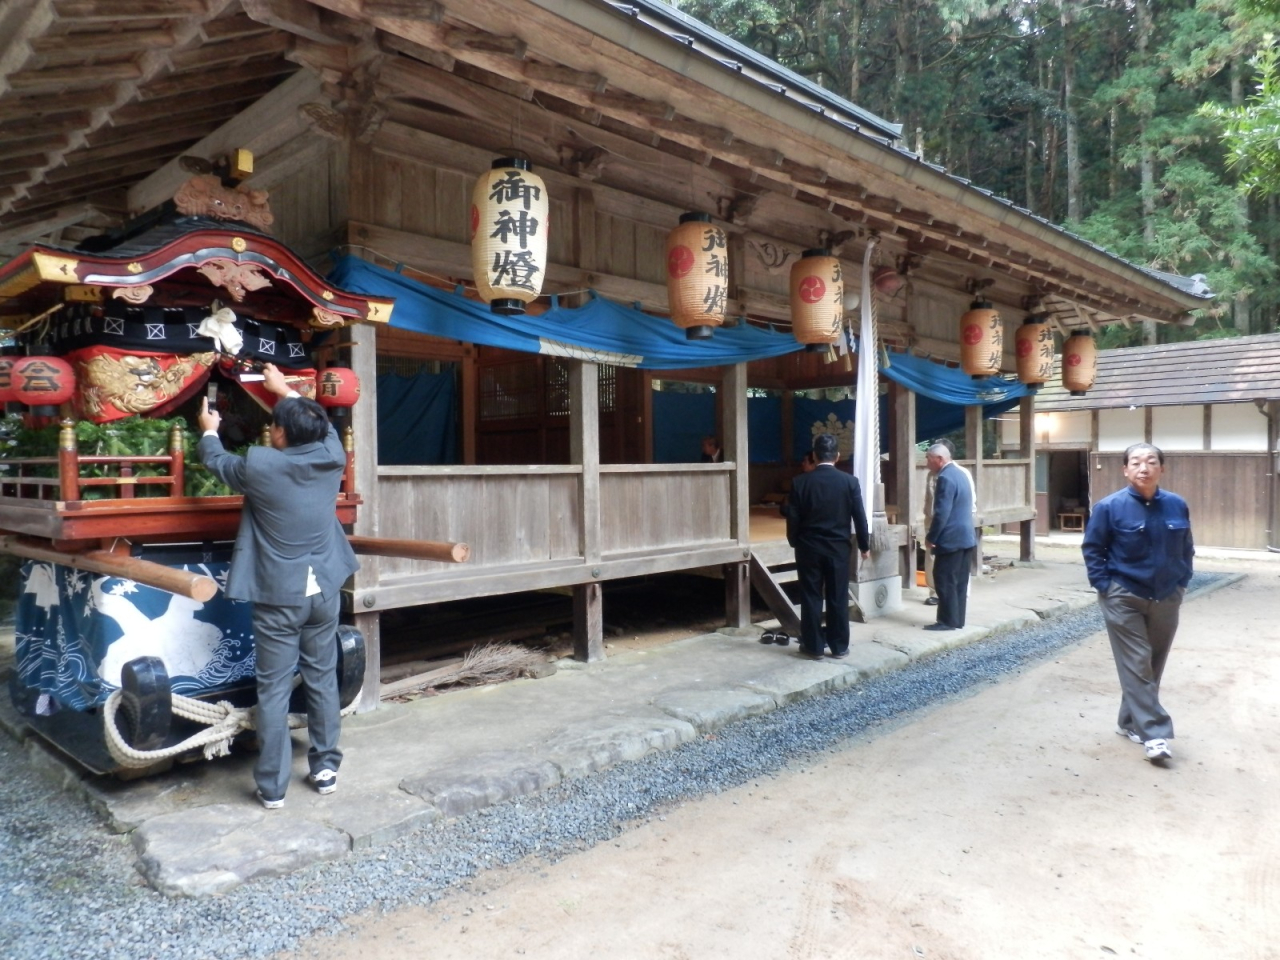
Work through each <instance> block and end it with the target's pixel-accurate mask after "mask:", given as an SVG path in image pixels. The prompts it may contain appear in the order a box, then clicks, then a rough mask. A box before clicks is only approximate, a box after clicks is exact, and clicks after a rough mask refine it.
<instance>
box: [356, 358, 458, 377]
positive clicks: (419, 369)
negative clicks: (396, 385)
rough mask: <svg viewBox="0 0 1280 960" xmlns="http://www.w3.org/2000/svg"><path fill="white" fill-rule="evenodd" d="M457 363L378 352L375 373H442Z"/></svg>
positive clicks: (403, 374) (407, 374) (401, 374)
mask: <svg viewBox="0 0 1280 960" xmlns="http://www.w3.org/2000/svg"><path fill="white" fill-rule="evenodd" d="M455 366H457V364H455V363H453V362H452V361H449V360H419V359H417V358H416V357H396V356H389V355H387V354H379V355H378V360H377V364H376V366H375V367H374V371H375V373H377V375H378V376H382V375H383V374H385V373H395V374H399V375H400V376H402V377H415V376H417V375H418V374H420V373H444V372H446V371H449V370H452V369H453V368H454V367H455Z"/></svg>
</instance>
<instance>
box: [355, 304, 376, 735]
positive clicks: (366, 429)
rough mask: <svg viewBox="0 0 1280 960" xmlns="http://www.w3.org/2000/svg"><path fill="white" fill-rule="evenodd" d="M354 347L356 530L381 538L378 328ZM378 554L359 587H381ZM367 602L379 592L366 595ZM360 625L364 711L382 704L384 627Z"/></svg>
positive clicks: (360, 613)
mask: <svg viewBox="0 0 1280 960" xmlns="http://www.w3.org/2000/svg"><path fill="white" fill-rule="evenodd" d="M354 339H355V342H354V343H353V344H352V346H351V369H352V370H353V371H354V372H355V375H356V376H357V377H359V378H360V401H359V402H358V403H357V404H356V405H355V406H354V407H352V408H351V425H352V427H353V428H354V429H353V433H354V435H355V437H356V438H357V439H356V444H355V473H356V491H357V492H358V493H359V494H360V496H361V497H362V498H363V500H364V503H363V504H361V506H360V508H359V511H358V512H357V514H356V522H355V525H354V532H355V534H356V535H357V536H361V537H377V536H380V534H379V532H378V531H379V530H380V529H381V527H382V523H381V518H380V517H379V516H378V375H377V373H378V371H377V359H378V328H377V327H376V326H375V325H374V324H366V325H364V326H362V327H361V328H360V333H359V336H358V337H356V338H354ZM379 562H380V561H379V560H378V558H377V557H369V556H362V557H361V558H360V569H359V571H357V573H356V576H355V585H356V589H357V590H361V591H363V590H369V589H371V588H373V587H376V586H377V585H378V580H379V576H378V565H379ZM366 597H367V598H368V599H367V600H366V602H370V601H372V600H373V594H372V593H370V594H366ZM352 612H353V613H354V615H355V626H356V629H358V630H359V631H360V632H361V633H362V634H363V635H364V644H365V665H364V691H363V692H362V693H361V694H360V700H359V705H358V706H357V707H356V709H357V711H358V712H360V713H366V712H368V711H370V710H376V709H377V707H378V686H379V684H380V683H381V675H382V642H381V638H382V631H381V628H380V621H379V618H380V614H378V613H377V612H370V611H368V610H363V609H358V610H354V611H352Z"/></svg>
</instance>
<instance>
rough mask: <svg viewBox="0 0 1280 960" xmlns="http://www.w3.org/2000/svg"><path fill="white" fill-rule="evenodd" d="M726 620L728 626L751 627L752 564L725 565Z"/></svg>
mask: <svg viewBox="0 0 1280 960" xmlns="http://www.w3.org/2000/svg"><path fill="white" fill-rule="evenodd" d="M724 618H725V623H726V625H727V626H730V627H749V626H751V564H750V563H749V562H748V561H746V560H744V561H743V562H742V563H726V564H725V565H724Z"/></svg>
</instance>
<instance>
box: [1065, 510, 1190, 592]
mask: <svg viewBox="0 0 1280 960" xmlns="http://www.w3.org/2000/svg"><path fill="white" fill-rule="evenodd" d="M1082 550H1083V551H1084V563H1085V568H1086V569H1087V570H1088V572H1089V583H1090V584H1091V585H1092V586H1093V588H1094V589H1095V590H1098V591H1106V590H1107V589H1108V588H1109V587H1110V586H1111V582H1112V581H1113V580H1114V581H1115V582H1116V583H1118V584H1120V586H1121V587H1123V588H1124V589H1125V590H1128V591H1129V592H1130V593H1132V594H1133V595H1134V596H1137V597H1141V598H1142V599H1144V600H1164V599H1165V598H1166V597H1168V596H1169V595H1170V594H1172V593H1173V592H1174V591H1175V590H1176V589H1178V588H1179V587H1185V586H1186V585H1187V584H1188V583H1190V582H1191V558H1192V557H1193V556H1195V552H1196V551H1195V545H1194V544H1193V543H1192V541H1191V514H1190V512H1189V511H1188V510H1187V501H1185V500H1183V499H1182V498H1181V497H1180V496H1178V495H1177V494H1176V493H1169V492H1168V491H1166V490H1161V489H1159V488H1157V489H1156V493H1155V496H1153V497H1152V498H1151V499H1150V500H1144V499H1143V497H1142V495H1141V494H1139V493H1138V491H1137V490H1135V489H1134V488H1133V487H1132V486H1129V487H1126V488H1125V489H1123V490H1120V491H1117V492H1116V493H1113V494H1111V496H1109V497H1105V498H1104V499H1102V500H1101V501H1099V502H1098V503H1097V504H1096V505H1095V506H1094V508H1093V512H1092V513H1091V514H1090V515H1089V525H1088V527H1087V528H1086V529H1085V532H1084V544H1083V547H1082Z"/></svg>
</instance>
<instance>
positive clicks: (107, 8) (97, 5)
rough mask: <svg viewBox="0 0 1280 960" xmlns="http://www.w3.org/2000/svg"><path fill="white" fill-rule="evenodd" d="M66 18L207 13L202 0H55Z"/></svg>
mask: <svg viewBox="0 0 1280 960" xmlns="http://www.w3.org/2000/svg"><path fill="white" fill-rule="evenodd" d="M53 6H54V9H55V10H56V11H57V13H58V16H59V17H60V18H61V19H63V20H79V21H81V22H107V23H117V22H119V21H122V20H166V19H173V18H175V17H200V16H204V15H205V12H206V11H205V6H204V3H203V2H202V0H55V3H54V5H53Z"/></svg>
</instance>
